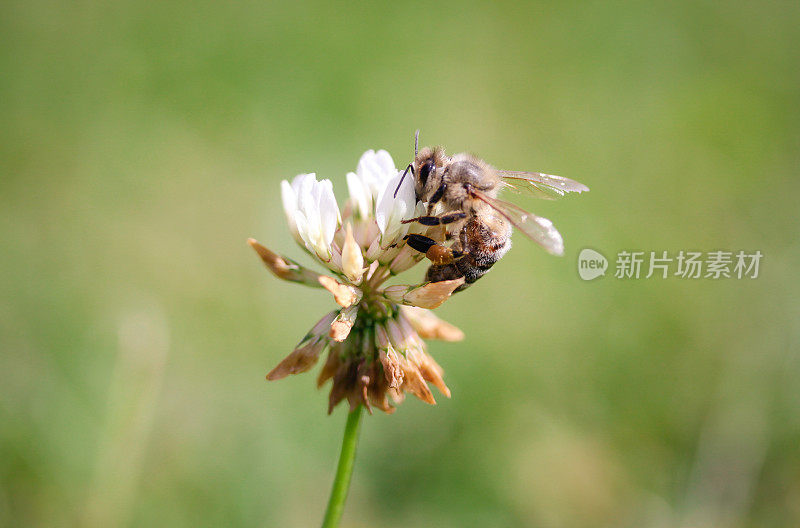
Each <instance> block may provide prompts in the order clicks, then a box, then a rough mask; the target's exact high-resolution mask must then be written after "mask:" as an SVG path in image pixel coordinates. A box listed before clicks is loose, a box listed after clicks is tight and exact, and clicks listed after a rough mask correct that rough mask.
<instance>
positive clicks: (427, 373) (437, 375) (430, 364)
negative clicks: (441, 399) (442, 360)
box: [419, 354, 450, 398]
mask: <svg viewBox="0 0 800 528" xmlns="http://www.w3.org/2000/svg"><path fill="white" fill-rule="evenodd" d="M419 371H420V374H422V377H423V378H424V379H425V380H426V381H430V382H431V383H433V385H434V386H435V387H436V388H437V389H439V392H441V393H442V394H444V395H445V396H447V397H448V398H449V397H450V389H449V388H448V387H447V385H445V383H444V380H443V379H442V373H443V372H444V371H443V370H442V367H440V366H439V365H438V364H437V363H436V362H435V361H434V360H433V358H432V357H430V356H428V355H427V354H425V355H424V358H423V359H422V361H421V362H420V365H419Z"/></svg>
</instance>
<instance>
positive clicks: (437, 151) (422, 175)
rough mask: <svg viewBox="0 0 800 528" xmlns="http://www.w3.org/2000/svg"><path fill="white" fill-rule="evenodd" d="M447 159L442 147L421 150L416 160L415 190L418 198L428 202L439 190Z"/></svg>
mask: <svg viewBox="0 0 800 528" xmlns="http://www.w3.org/2000/svg"><path fill="white" fill-rule="evenodd" d="M446 160H447V157H446V156H445V153H444V149H443V148H441V147H436V148H430V147H425V148H423V149H422V150H420V151H419V153H418V154H417V157H416V159H415V160H414V192H415V193H416V194H417V199H418V200H421V201H423V202H428V201H430V198H431V196H433V195H434V194H435V193H436V191H437V190H439V187H441V185H442V175H443V173H444V164H445V162H446Z"/></svg>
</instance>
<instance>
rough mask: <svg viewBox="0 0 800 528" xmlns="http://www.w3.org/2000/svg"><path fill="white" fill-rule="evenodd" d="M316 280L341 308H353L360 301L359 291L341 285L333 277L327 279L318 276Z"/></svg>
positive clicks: (326, 277)
mask: <svg viewBox="0 0 800 528" xmlns="http://www.w3.org/2000/svg"><path fill="white" fill-rule="evenodd" d="M317 280H318V282H319V284H321V285H322V287H323V288H325V289H326V290H328V291H329V292H331V293H332V294H333V298H334V299H335V300H336V304H338V305H339V306H341V307H342V308H348V307H350V306H353V305H354V304H356V303H357V302H358V301H360V300H361V295H362V294H361V290H359V289H358V288H356V287H355V286H351V285H349V284H342V283H341V282H339V281H337V280H336V279H334V278H333V277H328V276H327V275H319V276H318V278H317Z"/></svg>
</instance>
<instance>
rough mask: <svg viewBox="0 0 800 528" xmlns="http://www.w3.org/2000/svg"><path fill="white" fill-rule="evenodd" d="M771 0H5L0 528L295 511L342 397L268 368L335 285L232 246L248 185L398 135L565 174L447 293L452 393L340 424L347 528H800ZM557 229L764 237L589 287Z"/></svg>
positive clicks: (799, 130) (569, 237)
mask: <svg viewBox="0 0 800 528" xmlns="http://www.w3.org/2000/svg"><path fill="white" fill-rule="evenodd" d="M798 11H800V10H799V9H798V6H797V5H796V4H793V3H740V4H723V3H714V2H683V3H672V2H669V3H668V2H660V3H650V4H640V3H635V2H615V3H607V2H602V3H601V2H590V3H566V4H565V3H555V2H553V3H537V4H527V5H524V6H522V5H518V4H516V3H505V4H503V3H494V4H480V3H444V4H437V5H435V6H431V5H426V4H422V3H413V2H410V3H394V4H372V3H350V4H326V3H321V2H319V3H297V4H293V5H285V4H280V5H279V4H272V3H264V4H261V5H251V4H230V5H228V4H224V5H223V4H219V3H212V2H199V3H198V2H191V3H190V2H167V3H155V2H115V3H111V4H108V3H92V2H88V3H80V4H65V3H59V2H38V1H34V2H15V1H11V2H5V3H3V5H2V6H0V44H1V45H0V116H2V117H0V119H1V120H2V121H1V122H2V126H0V175H1V176H2V177H0V211H2V212H1V213H0V239H1V240H2V241H3V244H2V246H3V249H4V256H3V259H2V261H0V346H1V347H2V355H0V424H2V425H0V479H1V480H0V525H3V526H78V525H81V526H84V525H85V526H152V525H158V526H220V525H223V526H309V525H312V526H313V525H315V524H316V523H317V522H319V519H321V515H322V512H323V509H324V503H325V499H326V497H327V492H328V487H329V485H330V479H331V477H332V474H333V469H334V467H335V463H336V460H335V457H336V453H337V450H338V441H339V435H340V433H341V428H342V426H343V423H344V413H343V412H342V411H341V410H337V412H336V413H334V416H333V417H330V418H328V417H326V416H325V414H324V411H325V407H326V403H325V401H326V394H325V393H324V391H315V390H314V389H313V384H314V376H313V375H306V376H302V377H297V378H293V379H289V380H285V381H283V382H281V383H276V384H274V385H273V384H266V382H264V381H263V376H264V374H265V373H266V372H267V370H268V369H269V368H271V367H272V366H273V365H274V364H275V363H276V362H277V361H278V360H280V359H281V358H282V357H283V355H285V354H286V353H287V352H288V351H289V350H290V349H291V347H292V345H294V343H295V342H296V340H297V339H298V337H299V336H301V335H302V334H303V333H304V332H305V331H306V330H307V328H308V327H309V326H310V325H311V324H312V323H313V322H314V321H315V319H314V314H317V313H322V312H323V311H324V310H327V309H329V306H330V300H329V299H328V298H326V297H325V296H323V295H320V294H319V292H318V291H311V290H303V289H298V288H296V287H292V286H291V285H288V284H284V283H279V282H278V281H276V280H274V279H273V278H272V277H271V276H269V275H268V274H267V273H266V272H265V271H264V270H263V269H262V268H261V266H260V265H259V263H258V262H257V259H256V258H255V256H254V255H252V254H250V250H249V248H248V247H247V246H246V245H245V243H244V241H245V239H246V238H247V237H248V236H255V237H256V238H258V239H260V240H262V241H263V242H264V243H266V244H268V245H269V246H270V247H274V248H276V249H278V248H282V249H283V250H284V251H285V252H287V253H288V254H289V255H291V256H295V257H298V256H299V255H300V252H299V251H297V250H296V249H295V248H294V246H293V242H292V241H291V239H290V237H289V236H288V234H287V233H286V230H285V227H284V220H283V214H282V210H281V206H280V199H279V196H278V192H277V190H278V182H279V181H280V180H281V179H283V178H287V177H291V176H293V175H294V174H297V173H299V172H304V171H317V172H318V173H319V175H320V176H322V177H329V178H331V179H333V180H334V184H335V185H337V186H338V187H337V191H338V192H339V200H340V202H341V201H343V199H344V196H345V194H344V191H345V187H344V174H345V173H346V172H347V171H348V170H352V169H353V168H354V166H355V163H356V161H357V159H358V157H359V156H360V154H361V153H362V152H363V151H364V150H366V149H367V148H386V149H388V150H389V151H390V152H391V153H392V155H393V156H394V158H395V160H396V162H397V164H398V165H400V164H402V163H404V162H405V161H407V160H408V158H409V155H410V152H411V140H412V134H413V131H414V130H415V129H416V128H421V129H422V141H423V143H439V144H444V145H446V146H447V147H448V150H449V151H451V152H458V151H462V150H468V151H473V152H476V153H479V154H480V155H481V156H482V157H484V158H485V159H487V160H489V162H490V163H494V164H497V165H498V166H503V167H507V168H517V169H533V170H545V171H550V172H554V173H557V174H564V175H567V176H570V177H573V178H575V179H578V180H580V181H583V182H585V183H587V184H588V185H589V186H590V187H591V188H592V192H591V193H589V194H588V195H584V196H581V197H579V198H571V199H566V200H563V201H560V202H558V203H531V202H525V203H523V205H525V206H526V207H531V208H535V210H536V211H537V212H539V213H540V214H543V215H545V216H547V217H549V218H552V219H553V220H554V221H555V223H556V225H557V226H558V227H559V229H560V230H561V232H562V234H563V235H564V237H565V240H566V243H567V256H566V257H565V258H564V259H556V258H552V257H549V256H548V255H546V254H545V253H544V252H542V251H541V250H539V249H538V248H537V247H534V245H533V244H528V243H526V242H525V241H524V240H522V239H519V240H517V243H516V245H515V248H514V251H512V252H511V253H510V254H509V255H508V256H507V257H506V258H505V259H504V260H503V261H502V262H501V263H500V264H498V265H497V266H496V268H495V270H496V271H495V272H493V273H492V274H490V275H488V276H487V277H486V278H485V279H483V280H482V281H481V282H480V283H479V284H478V285H477V286H476V287H475V288H472V289H470V290H469V291H468V292H466V293H464V294H459V295H458V296H457V297H456V298H455V299H454V300H453V302H450V303H447V305H446V306H444V307H443V308H442V310H441V312H442V315H443V316H444V317H446V318H447V319H449V320H451V321H453V322H454V323H456V324H458V325H459V326H461V327H462V328H464V329H466V330H467V334H468V338H467V340H466V341H465V342H464V343H462V344H458V345H450V344H440V343H434V344H432V346H431V350H432V353H433V355H434V356H435V357H436V358H437V360H438V361H439V362H440V363H441V364H442V365H443V367H444V368H445V370H446V374H447V377H446V379H447V382H448V384H449V385H450V387H451V389H452V390H453V398H452V399H451V400H446V399H444V398H439V405H438V406H437V407H435V408H431V407H427V406H425V405H424V404H421V403H419V402H416V401H408V402H407V403H405V404H403V405H402V406H401V407H400V409H399V410H398V412H397V413H396V414H395V415H394V416H391V417H387V416H377V415H376V416H373V417H371V418H369V419H368V420H367V421H366V423H365V427H364V431H363V434H362V441H361V451H360V453H359V460H358V463H357V467H356V473H355V477H354V485H353V489H352V493H351V497H350V503H349V504H348V509H347V511H346V513H345V519H344V521H345V524H346V525H348V526H387V527H389V526H443V527H446V526H454V527H455V526H459V527H463V526H482V527H484V526H504V527H505V526H550V527H582V526H586V527H589V526H591V527H597V526H615V527H618V526H632V527H634V526H635V527H642V526H653V527H666V526H702V527H705V526H715V527H717V526H719V527H740V526H741V527H750V526H752V527H772V526H774V527H783V526H793V525H797V524H798V523H800V507H798V504H800V457H799V456H798V451H797V446H798V443H800V433H798V431H800V396H798V394H800V390H798V389H800V360H798V354H797V352H798V343H799V342H800V339H799V337H800V336H799V334H800V328H799V327H798V320H799V319H798V315H800V314H798V301H797V299H798V294H799V293H800V292H799V291H798V286H797V284H798V281H797V280H796V277H795V276H794V275H795V272H796V270H797V265H798V261H799V260H800V259H799V258H798V257H800V247H799V246H798V240H799V238H798V235H800V233H799V232H798V222H797V218H796V211H797V206H796V200H797V196H798V190H800V189H799V187H800V184H799V183H798V179H797V169H798V166H800V164H799V163H798V162H800V156H798V152H800V150H798V146H800V141H798V140H799V139H800V126H798V124H800V105H798V101H800V89H798V87H800V70H798V68H797V64H800V51H799V50H800V48H798V46H797V43H798V41H799V39H800V29H798V28H800V16H798V15H800V13H798ZM586 246H589V247H593V248H596V249H599V250H600V251H602V252H604V253H605V254H606V256H608V257H610V258H613V256H614V255H615V254H616V253H617V252H618V251H621V250H623V249H628V250H630V249H640V250H645V251H650V250H653V251H662V250H669V251H671V252H676V251H678V250H681V249H684V250H690V249H691V250H702V251H712V250H716V249H726V250H731V251H736V250H739V249H745V250H748V251H752V250H756V249H759V250H761V251H762V252H763V253H764V255H765V257H764V261H763V263H762V269H761V276H760V277H759V278H758V279H757V280H754V281H746V280H742V281H737V280H720V281H710V280H698V281H681V280H679V279H676V278H671V279H669V280H656V279H650V280H646V281H645V280H640V281H631V282H626V281H620V280H616V279H613V278H611V277H606V278H604V279H601V280H599V281H595V282H591V283H585V282H582V281H580V279H579V278H578V276H577V273H576V269H575V259H576V255H577V253H578V251H579V249H580V248H582V247H586ZM412 273H413V274H415V275H414V278H416V277H417V276H418V274H419V273H421V271H420V270H416V271H414V272H412ZM287 299H291V300H290V301H287ZM487 306H490V307H492V308H493V315H492V316H490V317H489V316H486V315H485V314H486V307H487ZM500 313H502V316H500V315H499V314H500Z"/></svg>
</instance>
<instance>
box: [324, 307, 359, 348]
mask: <svg viewBox="0 0 800 528" xmlns="http://www.w3.org/2000/svg"><path fill="white" fill-rule="evenodd" d="M357 314H358V307H357V306H351V307H350V308H345V309H344V310H342V311H341V312H339V315H337V316H336V319H334V320H333V322H332V323H331V330H330V333H329V334H328V335H329V336H330V338H331V339H333V340H334V341H338V342H340V343H341V342H342V341H344V340H345V339H347V336H348V335H350V330H351V329H352V328H353V325H354V324H355V322H356V316H357Z"/></svg>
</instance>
